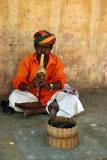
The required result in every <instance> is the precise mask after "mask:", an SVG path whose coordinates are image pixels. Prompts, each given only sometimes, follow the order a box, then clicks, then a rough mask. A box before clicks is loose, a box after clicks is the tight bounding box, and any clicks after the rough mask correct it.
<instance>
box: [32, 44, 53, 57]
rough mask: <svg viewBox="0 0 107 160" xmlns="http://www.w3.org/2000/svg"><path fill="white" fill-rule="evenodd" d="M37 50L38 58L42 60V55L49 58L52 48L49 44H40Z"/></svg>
mask: <svg viewBox="0 0 107 160" xmlns="http://www.w3.org/2000/svg"><path fill="white" fill-rule="evenodd" d="M35 49H36V54H37V57H38V58H40V56H41V54H42V53H44V55H45V57H49V53H50V51H51V46H50V45H49V44H38V45H37V46H36V47H35Z"/></svg>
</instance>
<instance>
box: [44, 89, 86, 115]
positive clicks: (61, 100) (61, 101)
mask: <svg viewBox="0 0 107 160" xmlns="http://www.w3.org/2000/svg"><path fill="white" fill-rule="evenodd" d="M54 99H56V100H57V103H58V105H59V111H58V112H57V116H63V117H68V118H71V117H73V116H74V115H76V114H79V113H80V112H83V111H84V108H83V106H82V104H81V102H80V100H79V99H78V97H77V95H72V94H69V93H64V92H61V91H59V92H56V93H55V94H54V95H53V96H52V97H51V99H50V100H49V101H48V103H47V106H46V111H47V112H48V113H49V111H48V106H49V104H50V103H51V102H52V101H53V100H54Z"/></svg>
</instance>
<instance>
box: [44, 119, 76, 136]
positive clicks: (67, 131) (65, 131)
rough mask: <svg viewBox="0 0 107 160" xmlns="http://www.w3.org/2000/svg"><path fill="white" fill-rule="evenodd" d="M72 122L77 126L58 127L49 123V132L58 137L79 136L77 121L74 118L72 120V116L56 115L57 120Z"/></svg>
mask: <svg viewBox="0 0 107 160" xmlns="http://www.w3.org/2000/svg"><path fill="white" fill-rule="evenodd" d="M57 121H60V122H68V121H69V122H71V123H72V124H74V125H75V126H74V127H72V128H56V127H53V126H51V125H50V124H49V123H48V124H47V133H48V134H49V135H50V136H52V137H56V138H70V137H74V136H77V126H76V122H75V121H74V120H71V119H70V118H65V117H56V119H55V122H57Z"/></svg>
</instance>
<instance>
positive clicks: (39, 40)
mask: <svg viewBox="0 0 107 160" xmlns="http://www.w3.org/2000/svg"><path fill="white" fill-rule="evenodd" d="M55 41H56V37H55V35H54V34H52V33H49V32H47V31H45V30H40V31H38V32H36V33H35V34H34V45H35V46H36V45H37V44H50V45H53V44H54V43H55Z"/></svg>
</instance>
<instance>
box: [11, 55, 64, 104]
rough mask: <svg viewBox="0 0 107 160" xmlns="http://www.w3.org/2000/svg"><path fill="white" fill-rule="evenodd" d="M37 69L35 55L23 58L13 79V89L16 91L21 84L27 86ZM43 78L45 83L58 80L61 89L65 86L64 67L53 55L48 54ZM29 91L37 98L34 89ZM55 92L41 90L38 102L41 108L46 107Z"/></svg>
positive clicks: (37, 64) (37, 63)
mask: <svg viewBox="0 0 107 160" xmlns="http://www.w3.org/2000/svg"><path fill="white" fill-rule="evenodd" d="M38 68H39V62H38V61H37V59H36V56H35V53H34V54H32V55H29V56H27V57H26V58H24V59H23V60H22V61H21V62H20V64H19V66H18V71H17V74H16V76H15V77H14V78H13V86H14V88H16V89H18V86H19V84H20V83H21V82H24V83H26V84H29V83H30V82H31V81H32V80H33V79H34V77H35V76H36V74H37V70H38ZM45 78H46V81H47V83H53V82H56V81H58V80H60V81H61V83H62V87H63V86H64V84H65V80H66V77H65V73H64V65H63V63H62V61H61V60H60V59H59V58H58V57H57V56H56V55H55V54H52V53H50V54H49V61H48V64H47V67H46V77H45ZM29 91H30V92H31V93H33V94H34V95H35V96H36V97H37V95H36V93H37V90H36V88H32V89H30V90H29ZM56 91H57V90H51V91H48V90H46V89H44V88H43V89H41V94H40V102H41V103H42V106H45V105H46V103H47V101H48V100H49V99H50V98H51V96H52V95H53V94H54V93H55V92H56Z"/></svg>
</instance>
